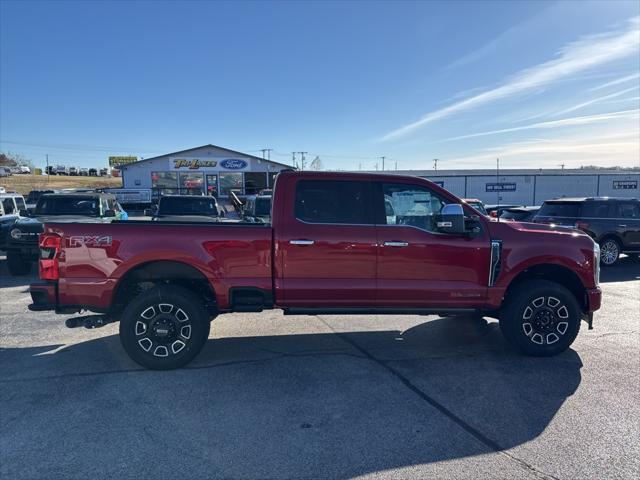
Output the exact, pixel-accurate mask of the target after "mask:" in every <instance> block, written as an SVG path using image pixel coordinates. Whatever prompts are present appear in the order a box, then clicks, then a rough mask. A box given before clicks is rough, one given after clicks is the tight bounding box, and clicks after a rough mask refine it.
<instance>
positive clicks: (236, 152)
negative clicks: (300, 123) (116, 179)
mask: <svg viewBox="0 0 640 480" xmlns="http://www.w3.org/2000/svg"><path fill="white" fill-rule="evenodd" d="M202 148H216V149H218V150H223V151H225V152H229V153H230V154H232V155H242V156H243V157H249V158H254V159H256V160H260V161H261V162H269V163H275V164H276V165H281V166H283V167H286V168H291V165H287V164H285V163H280V162H276V161H273V160H267V159H266V158H261V157H256V156H255V155H251V154H249V153H242V152H238V151H237V150H231V149H230V148H224V147H219V146H218V145H213V144H212V143H209V144H207V145H201V146H199V147H192V148H187V149H186V150H180V151H178V152H172V153H165V154H163V155H158V156H155V157H151V158H145V159H144V160H138V161H137V162H133V163H126V164H123V165H119V166H118V168H119V169H122V168H127V167H130V166H131V165H138V164H140V163H143V162H149V161H151V160H157V159H159V158H164V157H172V156H174V155H182V154H184V153H187V152H192V151H194V150H200V149H202Z"/></svg>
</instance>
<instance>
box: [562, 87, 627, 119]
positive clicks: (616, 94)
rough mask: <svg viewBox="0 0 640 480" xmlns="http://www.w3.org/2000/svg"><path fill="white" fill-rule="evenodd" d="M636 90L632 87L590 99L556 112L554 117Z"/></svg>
mask: <svg viewBox="0 0 640 480" xmlns="http://www.w3.org/2000/svg"><path fill="white" fill-rule="evenodd" d="M637 89H638V85H634V86H633V87H631V88H626V89H625V90H620V91H619V92H615V93H610V94H609V95H605V96H603V97H598V98H592V99H591V100H587V101H586V102H582V103H579V104H577V105H574V106H573V107H569V108H566V109H564V110H561V111H559V112H556V113H555V114H554V115H564V114H566V113H570V112H575V111H576V110H580V109H581V108H584V107H588V106H589V105H593V104H594V103H598V102H602V101H604V100H610V99H612V98H616V97H619V96H621V95H624V94H625V93H629V92H631V91H633V90H637Z"/></svg>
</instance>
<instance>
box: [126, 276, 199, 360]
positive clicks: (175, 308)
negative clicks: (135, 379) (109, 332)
mask: <svg viewBox="0 0 640 480" xmlns="http://www.w3.org/2000/svg"><path fill="white" fill-rule="evenodd" d="M209 328H210V323H209V315H208V314H207V311H206V310H205V308H204V304H203V302H202V300H201V299H200V298H199V297H198V296H197V295H195V294H193V293H192V292H190V291H189V290H187V289H185V288H182V287H176V286H172V287H168V286H159V287H154V288H152V289H149V290H147V291H145V292H144V293H142V294H140V295H139V296H138V297H136V298H135V299H134V300H133V301H132V302H131V303H130V304H129V305H128V306H127V307H126V308H125V310H124V312H123V314H122V317H121V320H120V341H121V342H122V346H123V347H124V349H125V351H126V352H127V354H128V355H129V356H130V357H131V359H132V360H133V361H135V362H136V363H138V364H140V365H142V366H143V367H146V368H150V369H153V370H169V369H172V368H180V367H182V366H184V365H186V364H187V363H189V362H190V361H191V360H193V358H194V357H195V356H196V355H197V354H198V353H200V350H202V347H203V346H204V344H205V342H206V341H207V338H209Z"/></svg>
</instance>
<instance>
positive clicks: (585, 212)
mask: <svg viewBox="0 0 640 480" xmlns="http://www.w3.org/2000/svg"><path fill="white" fill-rule="evenodd" d="M582 216H583V217H584V218H609V217H610V216H611V215H610V214H609V204H608V203H605V202H585V203H584V205H582Z"/></svg>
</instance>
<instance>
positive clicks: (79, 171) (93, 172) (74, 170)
mask: <svg viewBox="0 0 640 480" xmlns="http://www.w3.org/2000/svg"><path fill="white" fill-rule="evenodd" d="M45 173H46V174H47V175H69V176H72V177H75V176H81V177H106V176H109V175H110V174H111V171H110V170H109V169H108V168H101V169H97V168H86V167H80V168H78V167H67V166H65V165H49V166H48V167H46V168H45Z"/></svg>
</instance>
